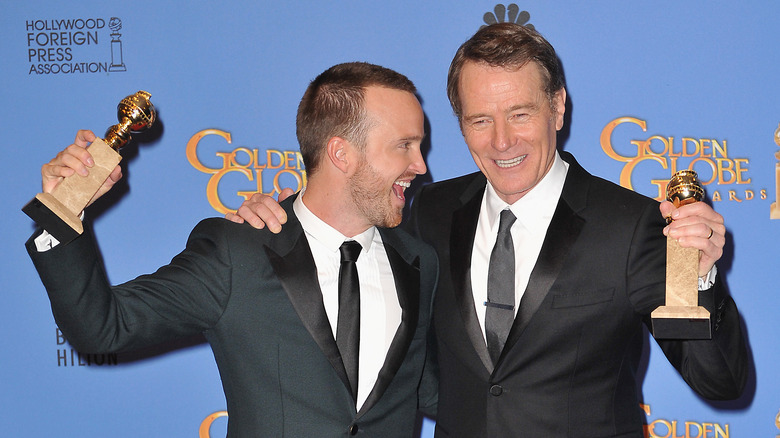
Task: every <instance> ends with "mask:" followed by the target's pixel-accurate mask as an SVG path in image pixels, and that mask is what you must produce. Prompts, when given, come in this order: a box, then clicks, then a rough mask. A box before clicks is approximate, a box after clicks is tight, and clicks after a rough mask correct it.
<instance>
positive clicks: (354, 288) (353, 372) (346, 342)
mask: <svg viewBox="0 0 780 438" xmlns="http://www.w3.org/2000/svg"><path fill="white" fill-rule="evenodd" d="M361 249H362V247H361V246H360V244H359V243H357V242H355V241H354V240H349V241H346V242H344V243H343V244H341V248H339V250H340V251H341V266H340V267H339V316H338V323H337V325H336V345H338V347H339V352H340V353H341V360H342V361H343V362H344V368H345V369H346V371H347V378H349V383H350V385H351V386H352V398H353V399H355V401H357V391H358V386H357V385H358V348H359V346H360V283H359V282H358V272H357V265H355V262H356V261H357V259H358V256H359V255H360V250H361Z"/></svg>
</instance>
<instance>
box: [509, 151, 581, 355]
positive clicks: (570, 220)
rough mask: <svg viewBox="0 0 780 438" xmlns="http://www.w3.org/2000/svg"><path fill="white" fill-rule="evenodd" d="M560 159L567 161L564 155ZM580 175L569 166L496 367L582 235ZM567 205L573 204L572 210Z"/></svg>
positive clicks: (521, 331)
mask: <svg viewBox="0 0 780 438" xmlns="http://www.w3.org/2000/svg"><path fill="white" fill-rule="evenodd" d="M562 155H563V154H562ZM563 156H564V157H567V158H568V157H570V155H568V154H567V155H563ZM572 160H573V158H572ZM566 161H569V160H566ZM584 173H585V171H584V170H583V169H582V168H581V167H579V165H577V164H576V162H574V164H571V163H570V167H569V172H568V174H567V178H566V184H565V185H564V191H563V194H562V195H561V198H560V199H559V200H558V205H557V207H556V208H555V213H554V214H553V218H552V220H551V222H550V226H549V228H548V229H547V235H546V236H545V238H544V243H543V244H542V250H541V251H540V252H539V258H538V259H537V261H536V266H534V269H533V271H531V278H530V279H529V280H528V287H527V288H526V290H525V293H523V298H522V299H521V300H520V308H519V309H518V311H517V316H516V317H515V322H514V323H513V325H512V329H511V330H510V331H509V336H508V337H507V342H506V345H505V347H504V351H503V352H502V354H501V357H500V358H499V360H498V364H497V365H500V364H501V361H502V360H503V358H504V355H505V354H507V353H508V352H509V351H511V349H512V347H513V346H514V344H515V343H516V342H517V340H518V339H519V338H520V335H521V334H522V333H523V330H525V328H526V327H527V326H528V323H529V322H531V318H532V317H533V316H534V314H535V313H536V311H537V310H538V309H539V306H540V305H541V304H542V301H544V298H545V297H546V296H547V293H548V292H549V291H550V288H551V287H552V285H553V283H554V282H555V280H556V279H557V278H558V275H559V274H560V272H561V269H562V268H563V262H564V260H566V257H567V256H568V255H569V252H570V251H571V248H572V246H574V243H575V242H576V240H577V237H578V236H579V235H580V232H581V231H582V227H583V226H584V225H585V220H584V219H582V217H580V216H579V215H578V214H577V212H576V211H575V210H579V209H581V208H583V207H584V199H586V196H587V190H588V189H587V187H588V183H587V181H586V180H585V178H583V174H584ZM570 204H573V205H574V208H572V207H571V206H570Z"/></svg>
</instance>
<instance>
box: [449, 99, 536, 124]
mask: <svg viewBox="0 0 780 438" xmlns="http://www.w3.org/2000/svg"><path fill="white" fill-rule="evenodd" d="M538 108H539V103H537V102H527V103H518V104H516V105H512V106H510V107H509V108H508V109H507V111H506V112H507V113H511V112H514V111H517V110H523V109H529V110H536V109H538ZM482 117H490V115H489V114H487V113H475V114H469V115H465V116H463V121H466V122H470V121H472V120H474V119H479V118H482Z"/></svg>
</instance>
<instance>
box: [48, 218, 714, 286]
mask: <svg viewBox="0 0 780 438" xmlns="http://www.w3.org/2000/svg"><path fill="white" fill-rule="evenodd" d="M79 219H81V221H82V222H83V221H84V212H83V211H82V212H81V214H80V215H79ZM33 241H34V242H35V249H37V250H38V252H46V251H48V250H50V249H52V248H54V247H55V246H57V245H59V244H60V241H59V240H57V238H56V237H54V236H52V235H51V234H49V232H48V231H46V230H43V232H42V233H41V234H40V235H39V236H38V237H36V238H35V240H33ZM699 281H700V282H701V279H699ZM699 284H701V283H699Z"/></svg>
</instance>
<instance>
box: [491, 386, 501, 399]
mask: <svg viewBox="0 0 780 438" xmlns="http://www.w3.org/2000/svg"><path fill="white" fill-rule="evenodd" d="M503 393H504V388H502V387H501V385H493V386H491V387H490V394H492V395H494V396H496V397H498V396H499V395H501V394H503Z"/></svg>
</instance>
